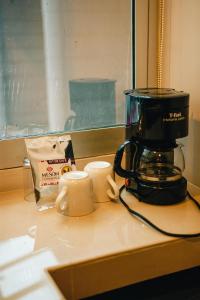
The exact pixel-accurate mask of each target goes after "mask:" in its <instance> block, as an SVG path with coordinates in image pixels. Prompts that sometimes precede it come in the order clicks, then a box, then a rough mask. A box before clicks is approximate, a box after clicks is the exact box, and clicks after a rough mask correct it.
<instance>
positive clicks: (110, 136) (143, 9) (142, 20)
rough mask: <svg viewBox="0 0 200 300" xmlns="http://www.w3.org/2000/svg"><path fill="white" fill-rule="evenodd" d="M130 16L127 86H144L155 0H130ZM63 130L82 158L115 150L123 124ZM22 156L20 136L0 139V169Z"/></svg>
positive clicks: (17, 163)
mask: <svg viewBox="0 0 200 300" xmlns="http://www.w3.org/2000/svg"><path fill="white" fill-rule="evenodd" d="M131 16H132V66H131V69H132V87H130V88H136V87H147V86H149V84H150V85H154V84H155V80H156V74H155V69H156V68H155V65H156V51H155V47H156V46H155V45H156V30H157V29H156V22H157V21H156V20H157V0H151V1H150V0H132V11H131ZM133 28H135V30H133ZM151 49H152V50H151ZM66 133H68V134H70V135H71V138H72V143H73V147H74V153H75V157H76V158H84V157H92V156H98V155H106V154H113V153H115V152H116V149H117V147H118V146H119V145H120V144H121V143H122V142H123V141H124V139H125V126H116V127H109V128H98V129H90V130H84V131H74V132H65V134H66ZM55 134H58V133H55ZM60 134H63V132H62V133H60ZM25 156H26V149H25V143H24V138H13V139H6V140H1V141H0V170H2V169H8V168H16V167H21V166H22V164H23V159H24V157H25Z"/></svg>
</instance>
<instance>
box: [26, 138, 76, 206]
mask: <svg viewBox="0 0 200 300" xmlns="http://www.w3.org/2000/svg"><path fill="white" fill-rule="evenodd" d="M25 145H26V150H27V156H28V159H29V160H30V164H31V170H32V176H33V182H34V192H35V199H36V204H37V208H38V210H45V209H48V208H50V207H54V205H55V199H56V197H57V194H58V183H59V179H60V177H61V176H62V175H63V174H64V173H65V172H69V171H72V170H76V165H75V159H74V153H73V147H72V141H71V137H70V135H62V136H55V135H52V136H42V137H37V138H26V139H25Z"/></svg>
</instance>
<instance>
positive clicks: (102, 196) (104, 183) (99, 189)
mask: <svg viewBox="0 0 200 300" xmlns="http://www.w3.org/2000/svg"><path fill="white" fill-rule="evenodd" d="M84 171H85V172H87V173H88V174H89V176H90V178H91V179H92V183H93V190H94V195H95V202H106V201H109V200H110V199H113V200H117V199H118V197H119V188H118V186H117V184H116V183H115V181H114V179H113V178H114V172H113V168H112V165H111V164H110V163H109V162H107V161H93V162H90V163H88V164H87V165H86V166H85V168H84Z"/></svg>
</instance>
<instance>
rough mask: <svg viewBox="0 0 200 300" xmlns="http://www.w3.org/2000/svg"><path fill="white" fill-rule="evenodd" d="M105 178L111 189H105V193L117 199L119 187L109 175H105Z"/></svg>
mask: <svg viewBox="0 0 200 300" xmlns="http://www.w3.org/2000/svg"><path fill="white" fill-rule="evenodd" d="M106 178H107V180H108V183H109V184H110V186H111V189H109V190H107V195H108V197H110V198H111V199H113V200H117V199H118V198H119V188H118V186H117V184H116V182H115V181H114V180H113V179H112V177H111V176H110V175H107V176H106Z"/></svg>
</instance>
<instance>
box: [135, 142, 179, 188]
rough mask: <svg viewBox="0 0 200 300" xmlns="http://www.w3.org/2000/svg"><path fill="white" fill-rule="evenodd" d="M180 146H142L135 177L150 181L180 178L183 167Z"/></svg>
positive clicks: (168, 180)
mask: <svg viewBox="0 0 200 300" xmlns="http://www.w3.org/2000/svg"><path fill="white" fill-rule="evenodd" d="M182 147H183V145H182V144H176V145H175V147H173V148H168V149H152V148H147V147H144V148H143V151H142V152H141V156H140V157H138V162H137V163H136V169H135V172H136V174H137V175H136V176H137V178H138V179H141V180H144V181H152V182H156V181H157V182H172V181H176V180H178V179H180V178H181V177H182V172H183V170H184V168H185V161H184V155H183V151H182Z"/></svg>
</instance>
